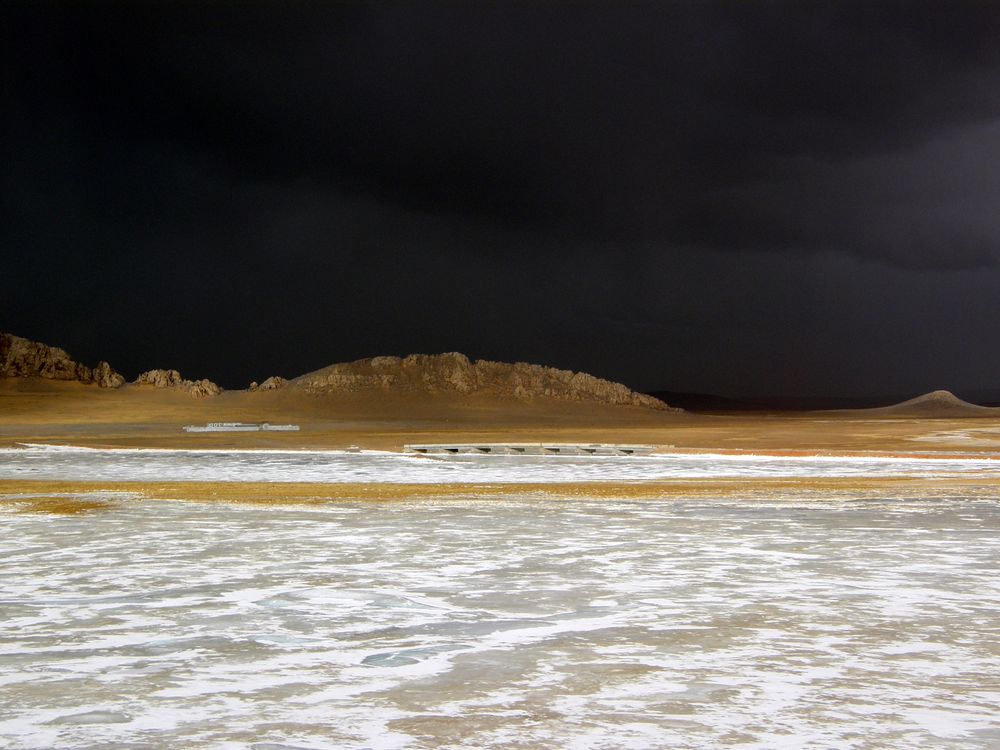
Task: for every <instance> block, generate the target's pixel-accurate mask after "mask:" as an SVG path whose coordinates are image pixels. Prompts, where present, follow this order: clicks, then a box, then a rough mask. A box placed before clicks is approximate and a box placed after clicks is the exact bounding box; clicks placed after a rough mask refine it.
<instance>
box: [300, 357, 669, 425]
mask: <svg viewBox="0 0 1000 750" xmlns="http://www.w3.org/2000/svg"><path fill="white" fill-rule="evenodd" d="M288 387H289V388H293V389H299V390H304V391H306V392H308V393H312V394H320V395H321V394H334V393H336V394H342V393H360V392H378V391H385V392H392V393H397V394H399V393H413V394H419V393H424V394H427V393H442V394H448V393H453V394H477V395H486V396H494V397H499V398H503V399H517V400H523V401H528V400H531V399H535V398H553V399H561V400H566V401H594V402H598V403H602V404H610V405H613V406H639V407H644V408H647V409H657V410H660V411H681V410H680V409H674V408H673V407H671V406H668V405H667V404H666V403H664V402H663V401H661V400H659V399H658V398H654V397H652V396H648V395H646V394H644V393H637V392H635V391H633V390H630V389H629V388H627V387H626V386H624V385H622V384H621V383H615V382H612V381H610V380H603V379H601V378H596V377H594V376H593V375H588V374H587V373H584V372H573V371H571V370H558V369H555V368H552V367H543V366H541V365H532V364H527V363H525V362H517V363H514V364H510V363H506V362H492V361H490V360H485V359H480V360H476V361H472V360H470V359H469V358H468V357H466V356H465V355H464V354H459V353H457V352H451V353H447V354H411V355H409V356H408V357H402V358H401V357H374V358H372V359H361V360H358V361H356V362H347V363H343V364H335V365H330V366H329V367H324V368H323V369H321V370H316V371H315V372H310V373H307V374H305V375H302V376H301V377H298V378H295V379H294V380H292V381H291V382H290V383H289V385H288Z"/></svg>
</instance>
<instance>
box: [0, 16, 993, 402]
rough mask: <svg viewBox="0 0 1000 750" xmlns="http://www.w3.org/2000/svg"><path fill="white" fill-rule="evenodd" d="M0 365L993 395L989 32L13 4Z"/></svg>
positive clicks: (776, 20)
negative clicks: (27, 357) (522, 373)
mask: <svg viewBox="0 0 1000 750" xmlns="http://www.w3.org/2000/svg"><path fill="white" fill-rule="evenodd" d="M0 61H2V79H0V84H2V88H0V96H2V108H0V118H2V127H3V131H2V133H0V135H2V146H0V149H2V161H0V170H2V171H0V180H2V182H0V201H2V204H0V243H2V244H0V247H2V254H3V263H2V266H0V278H2V283H0V288H2V290H3V291H2V295H0V330H8V331H12V332H14V333H18V334H20V335H23V336H27V337H29V338H36V339H40V340H42V341H46V342H48V343H52V344H57V345H60V346H63V347H64V348H67V349H68V350H69V351H70V352H72V353H73V354H75V355H77V356H78V357H80V358H82V359H84V360H85V361H90V362H93V361H95V360H96V359H98V358H106V359H109V360H110V361H111V362H112V364H113V365H115V366H116V367H117V368H118V369H120V370H121V371H123V372H124V373H125V374H126V375H129V376H134V375H135V374H136V373H137V372H138V371H140V370H142V369H146V368H150V367H177V368H178V369H180V370H181V371H182V372H183V373H184V374H185V375H186V376H189V377H210V378H212V379H215V380H217V381H219V382H221V383H222V384H223V385H227V386H231V387H234V386H243V385H245V384H246V383H247V382H248V381H249V380H251V379H258V380H259V379H262V378H264V377H266V376H268V375H271V374H275V373H278V374H283V375H286V376H291V375H297V374H300V373H302V372H305V371H307V370H310V369H315V368H317V367H321V366H324V365H326V364H329V363H331V362H334V361H343V360H348V359H355V358H358V357H363V356H371V355H376V354H405V353H408V352H414V351H422V352H437V351H450V350H459V351H464V352H466V353H467V354H469V355H470V356H474V357H489V358H495V359H503V360H526V361H532V362H538V363H542V364H551V365H555V366H560V367H568V368H572V369H582V370H586V371H589V372H592V373H594V374H597V375H601V376H604V377H610V378H613V379H618V380H622V381H624V382H626V383H628V384H629V385H631V386H633V387H636V388H640V389H674V390H697V391H707V392H716V393H723V394H730V395H765V394H771V395H773V394H785V395H816V394H825V395H877V394H890V393H891V394H896V393H900V394H906V393H917V392H921V391H925V390H929V389H932V388H939V387H940V388H951V389H954V390H956V391H959V392H960V393H963V392H964V393H974V392H976V391H980V390H983V389H991V388H1000V345H998V343H1000V342H998V338H1000V337H998V335H997V334H998V332H1000V5H997V4H995V3H990V2H982V3H976V4H972V3H969V4H961V3H957V4H956V3H950V2H943V1H942V2H936V3H927V4H921V3H913V2H911V3H860V2H859V3H847V2H841V3H836V4H833V3H802V2H799V3H792V4H787V5H786V4H780V3H773V2H772V3H764V2H758V3H749V2H745V3H725V4H713V3H705V2H697V3H693V2H692V3H683V2H657V3H628V2H621V1H620V0H608V1H607V2H604V3H594V4H592V3H580V2H574V3H563V2H552V3H550V2H509V3H484V2H465V1H464V0H463V1H462V2H420V3H416V2H400V3H368V4H355V3H334V2H332V1H331V2H313V3H305V2H291V3H289V2H278V0H272V1H271V2H266V3H253V4H247V3H238V2H232V3H222V2H218V1H213V2H208V1H207V0H206V2H204V3H181V2H173V3H151V2H146V1H143V2H138V1H137V2H133V3H126V2H100V3H94V2H81V0H68V1H67V2H65V3H49V2H44V1H43V0H31V1H30V2H19V1H16V0H13V1H12V0H8V1H7V2H4V3H3V4H2V5H0Z"/></svg>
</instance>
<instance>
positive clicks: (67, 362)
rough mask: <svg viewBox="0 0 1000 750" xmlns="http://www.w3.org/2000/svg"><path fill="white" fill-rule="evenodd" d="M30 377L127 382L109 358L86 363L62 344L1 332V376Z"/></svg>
mask: <svg viewBox="0 0 1000 750" xmlns="http://www.w3.org/2000/svg"><path fill="white" fill-rule="evenodd" d="M28 377H38V378H46V379H48V380H75V381H77V382H80V383H93V384H94V385H97V386H98V387H100V388H119V387H121V386H122V385H124V384H125V378H124V377H123V376H122V375H121V374H119V373H117V372H115V371H114V370H113V369H112V368H111V365H109V364H108V363H107V362H104V361H101V362H98V363H97V366H96V367H93V368H91V367H87V366H86V365H83V364H80V363H79V362H76V361H75V360H74V359H73V358H72V357H70V356H69V354H67V353H66V351H65V350H64V349H60V348H59V347H56V346H49V345H47V344H42V343H39V342H37V341H30V340H29V339H25V338H21V337H20V336H15V335H13V334H10V333H0V378H28Z"/></svg>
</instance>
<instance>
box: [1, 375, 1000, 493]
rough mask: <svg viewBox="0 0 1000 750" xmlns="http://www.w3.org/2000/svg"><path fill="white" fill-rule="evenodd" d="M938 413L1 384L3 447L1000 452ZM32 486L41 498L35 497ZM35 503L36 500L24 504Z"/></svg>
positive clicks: (972, 421)
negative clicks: (582, 445)
mask: <svg viewBox="0 0 1000 750" xmlns="http://www.w3.org/2000/svg"><path fill="white" fill-rule="evenodd" d="M988 414H989V415H988V416H974V417H968V416H966V417H954V416H945V417H935V416H933V415H928V413H927V410H926V409H925V408H922V409H921V411H920V412H919V413H918V414H917V415H911V414H909V413H907V412H906V411H902V412H900V411H894V412H891V413H889V414H886V413H884V412H876V411H872V412H866V411H858V412H826V413H824V412H817V413H812V414H802V413H775V414H738V415H695V414H688V413H673V412H662V411H655V410H651V409H644V408H639V407H623V406H607V405H600V404H593V403H578V402H567V401H562V400H557V399H544V398H540V399H534V400H531V401H514V402H510V401H502V400H497V399H495V398H487V397H483V396H475V395H464V396H456V395H455V394H450V395H442V394H435V395H427V394H424V395H421V396H419V397H415V396H414V395H413V394H410V395H407V396H392V395H386V394H384V393H378V394H352V395H348V396H333V395H324V396H312V395H309V394H305V393H302V392H301V391H290V390H278V391H258V392H247V391H228V392H225V393H223V394H221V395H220V396H217V397H215V398H209V399H195V398H192V397H190V396H189V395H187V394H185V393H183V392H178V391H173V390H170V389H156V388H151V387H141V386H125V387H123V388H120V389H112V390H108V389H100V388H97V387H96V386H93V385H84V384H80V383H75V382H53V381H49V380H41V379H33V378H24V379H7V380H0V446H12V445H16V444H18V443H52V444H64V445H83V446H91V447H101V446H106V447H166V448H178V447H198V448H244V449H254V448H264V449H274V448H287V449H337V448H346V447H348V446H359V447H361V448H364V449H382V450H400V449H401V448H402V446H403V445H404V444H406V443H411V442H473V441H484V442H486V441H493V442H533V441H543V440H544V441H559V442H623V443H647V444H653V445H656V446H659V448H660V449H661V450H664V451H669V450H676V451H697V452H702V451H725V452H730V451H732V452H744V451H748V452H767V453H774V454H788V455H792V454H808V453H872V452H874V453H891V454H907V455H922V456H926V455H928V454H934V453H939V452H946V453H948V454H951V455H954V454H959V455H968V456H979V457H983V456H996V457H997V458H998V459H1000V417H996V416H993V413H992V412H989V413H988ZM215 421H249V422H257V421H270V422H274V423H280V422H294V423H297V424H300V425H301V431H300V432H291V433H281V432H250V433H201V434H189V433H185V432H183V431H182V429H181V428H182V426H183V425H185V424H197V423H204V422H215ZM959 488H960V489H961V490H962V491H963V492H975V493H983V492H985V493H990V494H995V492H996V491H997V489H998V488H997V487H996V486H993V485H991V483H990V482H989V481H987V480H981V479H980V480H969V479H961V478H956V479H954V480H947V481H946V482H942V481H940V480H935V481H933V482H928V481H927V480H917V479H910V480H907V479H886V480H872V479H824V478H817V479H802V480H771V479H757V480H754V481H753V482H747V481H719V480H712V481H705V480H683V481H679V480H670V481H657V482H648V483H641V484H640V483H623V482H616V483H599V484H598V483H590V484H546V485H528V484H525V485H477V486H474V487H473V486H469V485H384V484H373V485H363V484H340V485H329V484H323V485H317V484H296V483H288V484H252V483H240V484H236V483H184V482H173V483H162V484H149V483H144V484H140V483H101V484H100V486H97V485H94V484H87V483H82V482H74V483H67V482H37V481H13V480H6V481H4V480H0V494H18V495H21V496H22V497H21V499H13V500H11V499H8V500H6V501H3V502H4V503H6V504H10V503H15V504H18V503H20V505H19V506H18V507H21V506H24V507H25V509H29V510H38V511H48V512H86V511H89V510H98V509H100V508H102V507H105V506H106V504H107V501H103V500H101V499H99V498H98V499H94V498H93V497H89V498H83V499H81V498H76V499H74V498H71V497H67V495H71V494H72V493H79V492H92V491H94V490H113V491H117V492H124V493H128V494H132V495H137V496H141V497H145V498H185V499H199V500H220V501H226V502H229V501H240V502H254V503H267V502H296V503H299V502H324V501H329V500H332V499H336V500H375V501H377V500H399V499H404V500H411V501H414V500H420V499H425V498H429V497H434V498H438V499H440V498H447V497H463V496H471V495H473V494H474V495H475V496H477V497H493V498H498V499H499V498H503V497H506V496H514V495H519V496H522V497H523V496H524V495H525V494H531V495H535V496H538V497H539V498H546V497H573V496H587V497H628V498H636V499H642V498H653V497H659V498H662V497H668V496H679V495H684V496H692V495H697V496H733V495H739V496H748V497H752V496H754V495H756V494H760V495H766V496H768V497H780V496H784V495H787V496H795V497H803V496H812V495H815V496H823V497H836V496H838V495H841V494H850V495H851V496H852V497H853V496H864V495H876V496H882V495H887V494H889V495H893V496H899V495H903V494H907V493H910V492H914V493H926V492H928V491H934V492H938V491H948V490H951V489H959ZM24 495H31V496H32V497H33V498H34V500H32V501H30V502H29V501H27V500H25V499H24V497H23V496H24ZM25 503H27V505H25Z"/></svg>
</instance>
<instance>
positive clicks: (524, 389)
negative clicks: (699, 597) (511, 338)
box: [0, 333, 681, 411]
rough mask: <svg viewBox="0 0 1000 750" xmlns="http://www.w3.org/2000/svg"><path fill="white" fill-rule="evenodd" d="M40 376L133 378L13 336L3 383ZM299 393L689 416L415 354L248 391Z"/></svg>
mask: <svg viewBox="0 0 1000 750" xmlns="http://www.w3.org/2000/svg"><path fill="white" fill-rule="evenodd" d="M4 377H15V378H16V377H40V378H47V379H52V380H68V381H77V382H80V383H88V384H90V383H92V384H96V385H98V386H100V387H102V388H119V387H122V386H124V385H126V381H125V378H124V377H123V376H122V375H121V374H119V373H117V372H115V371H114V370H113V369H112V368H111V366H110V365H109V364H108V363H107V362H100V363H99V364H98V365H97V366H96V367H94V368H90V367H87V366H85V365H82V364H80V363H78V362H76V361H74V360H73V359H72V358H71V357H70V356H69V355H68V354H67V353H66V352H65V351H64V350H63V349H59V348H57V347H52V346H48V345H46V344H41V343H38V342H34V341H29V340H28V339H24V338H21V337H19V336H14V335H12V334H6V333H4V334H0V378H4ZM128 385H130V386H132V387H140V388H169V389H175V390H179V391H182V392H184V393H187V394H189V395H191V396H194V397H199V398H203V397H210V396H216V395H218V394H219V393H221V392H222V388H220V387H219V386H218V385H216V384H215V383H213V382H212V381H210V380H206V379H202V380H188V379H185V378H184V377H183V376H182V375H181V374H180V373H179V372H178V371H177V370H171V369H156V370H147V371H146V372H143V373H141V374H140V375H139V376H138V377H137V378H136V379H135V380H134V381H133V382H132V383H131V384H128ZM279 389H292V390H298V391H304V392H306V393H309V394H312V395H337V394H350V393H361V392H371V391H376V392H386V393H388V392H393V393H408V394H421V393H423V394H434V393H443V394H448V393H451V394H458V395H472V394H482V395H487V396H493V397H497V398H501V399H516V400H519V401H530V400H531V399H535V398H552V399H561V400H565V401H577V402H588V401H589V402H595V403H601V404H608V405H612V406H638V407H643V408H647V409H656V410H659V411H681V410H680V409H674V408H673V407H670V406H668V405H667V404H666V403H664V402H663V401H661V400H659V399H657V398H654V397H653V396H648V395H646V394H644V393H637V392H635V391H633V390H630V389H629V388H627V387H626V386H624V385H622V384H621V383H615V382H612V381H610V380H604V379H602V378H597V377H594V376H593V375H588V374H587V373H584V372H573V371H572V370H559V369H556V368H554V367H544V366H542V365H533V364H528V363H525V362H517V363H513V364H510V363H506V362H493V361H490V360H485V359H480V360H476V361H472V360H470V359H469V358H468V357H466V356H465V355H464V354H459V353H457V352H450V353H446V354H411V355H409V356H407V357H374V358H371V359H362V360H358V361H356V362H346V363H340V364H334V365H330V366H329V367H325V368H323V369H321V370H316V371H315V372H311V373H307V374H305V375H302V376H300V377H298V378H295V379H294V380H286V379H285V378H282V377H279V376H273V377H270V378H268V379H266V380H265V381H263V382H262V383H260V384H258V383H251V384H250V387H249V388H248V389H247V391H248V392H259V391H274V390H279Z"/></svg>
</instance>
